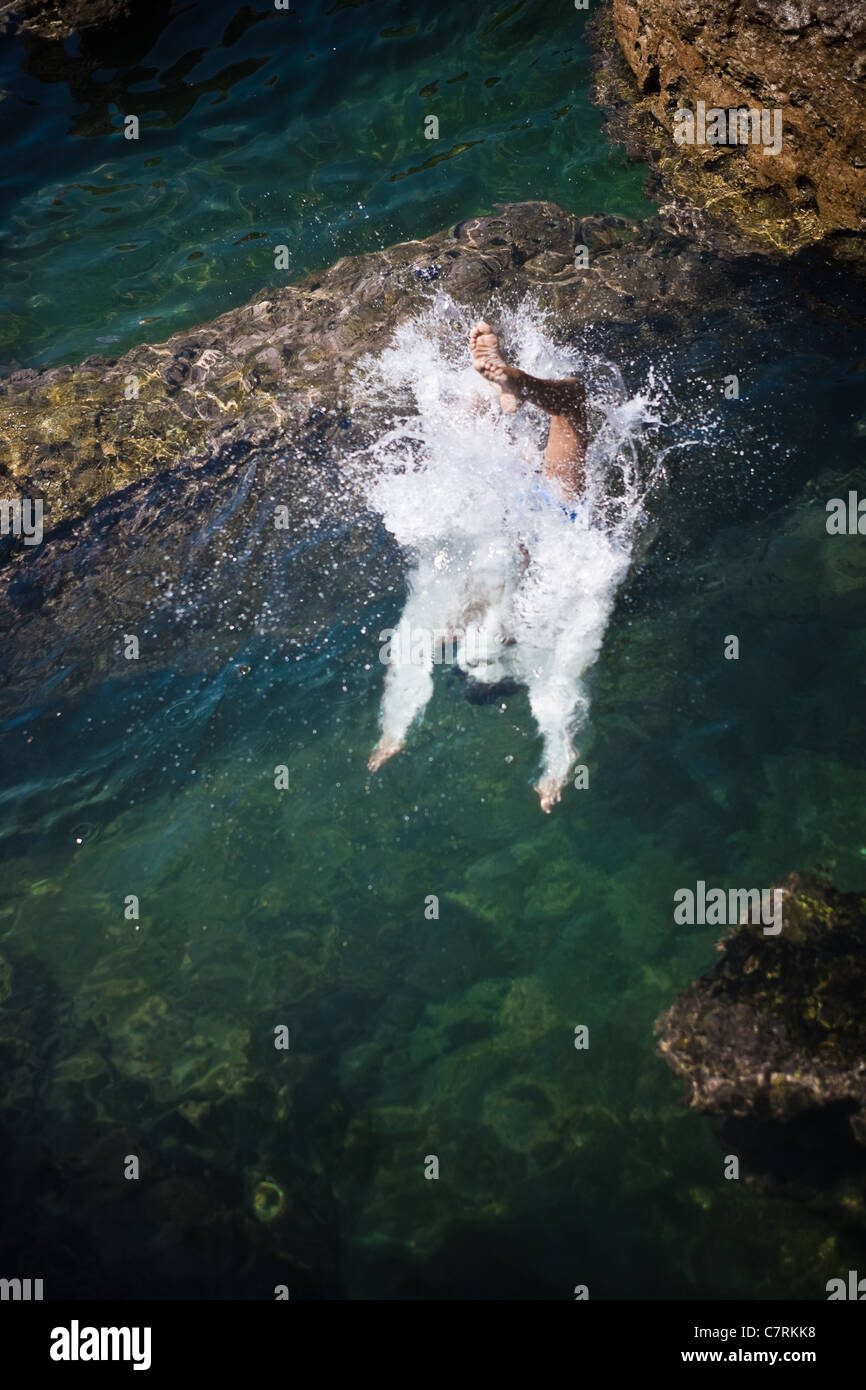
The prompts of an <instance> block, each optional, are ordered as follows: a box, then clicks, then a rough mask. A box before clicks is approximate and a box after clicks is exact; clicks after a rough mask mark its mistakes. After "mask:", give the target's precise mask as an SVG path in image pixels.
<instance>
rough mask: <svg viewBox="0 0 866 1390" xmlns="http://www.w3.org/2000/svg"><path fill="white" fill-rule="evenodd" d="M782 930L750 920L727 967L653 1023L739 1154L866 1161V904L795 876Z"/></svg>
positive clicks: (665, 1052) (662, 1050)
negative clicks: (771, 931)
mask: <svg viewBox="0 0 866 1390" xmlns="http://www.w3.org/2000/svg"><path fill="white" fill-rule="evenodd" d="M779 886H780V887H781V888H782V889H783V890H784V893H785V896H784V904H783V927H782V931H781V933H780V935H779V936H776V937H766V936H764V935H763V929H762V927H761V926H760V925H757V926H755V925H752V924H751V923H749V922H747V923H743V924H741V925H739V926H737V927H734V928H732V929H731V930H730V931H729V932H728V933H727V934H726V936H725V937H724V938H723V939H722V940H721V941H720V943H719V947H718V949H719V950H720V951H721V952H722V959H721V960H720V961H719V962H718V964H717V965H716V966H715V967H714V968H713V969H712V970H711V971H710V972H709V974H707V975H704V976H703V977H702V978H701V979H700V980H697V981H696V982H695V983H694V984H693V985H691V986H690V987H689V988H688V989H687V990H686V991H685V992H684V993H683V994H682V995H680V997H679V999H678V1000H677V1001H676V1003H675V1004H674V1005H673V1007H672V1008H670V1009H669V1010H668V1012H667V1013H666V1014H664V1015H663V1016H662V1017H661V1018H660V1019H659V1020H658V1022H657V1024H656V1031H657V1033H659V1035H660V1040H659V1044H658V1052H659V1055H660V1056H662V1057H663V1058H664V1060H665V1061H666V1062H667V1064H668V1066H670V1067H671V1068H672V1069H673V1071H674V1072H675V1073H676V1074H677V1076H681V1077H682V1078H683V1079H684V1080H685V1081H686V1083H687V1089H686V1096H685V1100H686V1103H687V1104H688V1105H689V1106H691V1107H692V1108H693V1109H696V1110H699V1111H702V1112H703V1113H704V1114H707V1115H712V1116H715V1117H718V1118H721V1119H722V1120H723V1121H725V1122H727V1123H728V1126H729V1128H728V1131H727V1132H728V1134H729V1135H730V1136H732V1137H734V1138H736V1140H737V1142H738V1144H739V1146H740V1151H741V1152H747V1153H752V1154H754V1155H756V1156H759V1157H760V1158H762V1159H763V1160H765V1161H767V1162H768V1164H769V1166H770V1167H773V1160H772V1154H773V1151H774V1150H775V1153H776V1156H777V1158H778V1157H779V1156H782V1157H783V1159H784V1162H785V1164H787V1165H788V1166H790V1162H791V1158H792V1154H793V1155H794V1156H796V1154H797V1152H798V1151H799V1153H800V1154H801V1155H806V1156H807V1157H808V1154H809V1153H812V1154H814V1153H815V1152H816V1151H819V1150H820V1149H821V1148H822V1147H824V1146H826V1145H827V1144H828V1142H829V1144H830V1146H831V1151H830V1152H823V1153H822V1154H821V1158H822V1163H823V1165H824V1167H825V1168H831V1167H832V1166H833V1165H834V1163H837V1162H840V1161H841V1162H842V1163H843V1165H844V1164H847V1163H850V1162H854V1163H858V1164H859V1163H860V1162H861V1161H866V1018H864V1013H863V999H864V996H866V898H863V897H862V896H861V895H860V894H859V893H840V892H838V891H837V890H836V889H835V888H833V887H832V886H831V885H830V884H829V883H827V882H825V881H823V880H821V879H819V878H816V877H812V876H808V875H803V874H791V875H789V876H788V877H787V878H785V879H783V880H782V882H781V884H780V885H779Z"/></svg>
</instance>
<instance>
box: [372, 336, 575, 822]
mask: <svg viewBox="0 0 866 1390" xmlns="http://www.w3.org/2000/svg"><path fill="white" fill-rule="evenodd" d="M469 350H470V354H471V358H472V365H473V367H474V368H475V370H476V371H477V372H479V373H480V375H481V376H482V377H484V379H485V380H486V381H488V382H489V383H490V384H491V385H492V386H493V387H495V388H496V390H497V391H498V392H499V404H500V406H501V409H502V410H503V411H504V412H505V413H506V414H508V415H511V414H513V413H514V412H515V411H517V410H518V409H519V408H520V406H521V405H523V404H524V403H526V404H529V405H534V406H537V407H538V408H539V409H540V410H542V411H544V412H545V414H546V415H547V416H548V417H549V426H548V436H547V443H546V447H545V450H544V456H543V461H542V467H541V478H540V480H538V479H537V480H536V482H535V486H534V491H535V492H536V493H537V494H539V495H540V497H541V499H542V500H543V501H544V502H545V503H547V504H549V505H551V506H554V507H557V508H559V509H561V510H562V512H564V513H565V515H566V517H568V518H569V520H572V521H573V520H574V519H575V518H576V516H577V511H576V510H575V508H577V507H578V506H579V505H580V502H581V500H582V498H583V495H584V482H585V476H584V474H585V464H586V389H585V386H584V384H583V382H582V381H581V380H580V379H579V378H577V377H566V378H563V379H561V380H548V379H544V378H540V377H533V376H530V375H529V373H528V372H524V371H522V370H521V369H520V368H519V367H512V366H509V365H508V364H507V363H506V362H505V361H504V360H503V358H502V355H501V353H500V351H499V340H498V338H497V336H496V334H495V333H494V332H493V331H492V329H491V328H490V326H489V324H487V323H485V322H484V321H483V320H480V321H479V322H478V323H477V324H476V325H475V327H474V328H473V329H472V331H471V332H470V335H469ZM519 548H520V552H521V562H522V565H523V567H524V568H525V567H526V566H527V565H528V564H529V555H528V553H527V552H526V550H525V548H524V546H523V542H522V541H521V542H520V543H519ZM398 680H399V682H400V691H399V699H397V698H396V683H397V681H398ZM431 691H432V672H431V669H430V665H429V663H427V664H426V665H425V664H423V663H422V664H419V665H416V666H415V667H414V668H412V667H409V666H406V665H404V666H402V667H400V666H399V665H398V664H392V665H389V668H388V673H387V675H386V681H385V695H384V697H383V709H382V730H383V731H382V735H381V737H380V739H379V742H378V743H377V744H376V747H375V748H374V749H373V752H372V753H371V754H370V758H369V760H368V763H367V767H368V769H369V770H370V771H371V772H376V771H378V769H379V768H380V767H382V765H383V764H384V763H385V762H387V761H388V759H389V758H391V757H393V756H394V754H395V753H399V752H400V751H401V749H402V748H403V747H404V746H405V736H406V733H407V732H408V728H409V725H410V724H411V722H412V720H413V719H414V718H415V715H416V714H417V713H418V711H419V710H420V709H422V708H423V706H424V705H425V704H426V702H427V700H428V699H429V697H430V693H431ZM398 704H399V714H396V716H395V715H394V714H392V713H391V706H393V707H394V708H395V710H396V707H397V705H398ZM564 781H565V774H564V773H562V772H561V771H560V772H559V773H555V774H551V773H548V774H547V775H545V776H543V777H542V778H541V780H540V781H539V782H538V784H537V786H536V788H535V790H536V791H537V793H538V796H539V799H540V802H541V809H542V811H545V812H548V813H549V812H550V810H551V809H552V807H553V806H554V805H555V804H556V802H558V801H559V800H560V799H561V795H562V787H563V785H564Z"/></svg>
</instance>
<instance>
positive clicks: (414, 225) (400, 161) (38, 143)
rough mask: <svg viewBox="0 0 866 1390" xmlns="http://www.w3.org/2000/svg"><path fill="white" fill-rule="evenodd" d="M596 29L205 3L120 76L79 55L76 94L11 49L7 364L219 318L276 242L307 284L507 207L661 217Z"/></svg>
mask: <svg viewBox="0 0 866 1390" xmlns="http://www.w3.org/2000/svg"><path fill="white" fill-rule="evenodd" d="M409 16H410V17H409ZM585 18H586V16H585V15H584V14H582V13H579V12H577V11H575V10H574V9H573V8H572V7H570V6H568V5H564V4H559V3H551V2H550V0H534V3H533V2H532V0H524V3H520V4H517V5H503V6H501V7H499V6H496V5H485V6H482V7H481V8H479V7H477V6H457V5H441V4H438V3H432V2H431V0H420V3H418V4H413V5H412V6H411V7H407V6H406V5H405V4H394V3H391V4H388V3H379V2H378V0H377V2H376V3H368V4H365V5H359V6H351V7H349V6H345V5H333V6H331V7H330V8H329V9H328V10H327V11H326V10H325V9H323V7H321V6H317V5H314V4H312V3H310V4H304V3H301V4H298V5H293V7H292V10H291V11H290V12H282V11H276V10H274V9H273V8H270V9H269V8H268V7H266V6H265V5H264V4H260V5H259V6H258V7H257V8H255V9H253V8H251V7H245V8H238V7H236V6H235V5H234V4H231V3H218V4H213V5H204V4H199V5H193V6H187V7H186V8H185V9H184V10H183V13H182V14H179V15H178V16H177V17H176V18H175V19H174V20H173V22H171V23H169V24H168V25H167V26H166V28H165V29H164V31H163V32H162V33H161V34H160V35H159V37H158V39H157V40H156V42H155V44H154V45H153V47H152V48H151V49H150V51H148V52H146V53H144V54H142V55H141V58H140V61H138V62H137V63H136V64H135V65H133V66H131V67H129V68H126V69H124V70H121V71H119V72H118V71H112V70H111V69H107V68H101V67H98V68H96V69H95V70H94V71H92V72H90V71H87V70H86V69H85V71H84V72H82V71H81V70H80V69H79V68H78V67H77V66H75V58H74V56H72V55H70V58H69V66H70V69H72V70H73V71H74V86H73V92H74V98H75V99H73V92H70V91H69V90H68V89H67V87H66V86H65V85H63V84H61V83H58V82H57V80H56V77H55V78H54V80H53V81H52V83H51V84H50V85H49V84H47V83H40V82H37V81H35V80H34V79H33V78H30V77H27V76H25V75H24V74H23V73H22V52H21V49H20V48H19V47H10V48H8V49H7V51H6V55H5V57H4V59H3V62H2V66H0V88H4V89H9V92H10V95H9V96H8V97H7V99H6V101H5V102H4V104H3V115H4V118H5V124H6V135H5V144H6V150H7V166H6V174H5V176H4V179H3V191H4V195H5V196H4V203H3V212H2V241H0V250H2V256H3V259H4V261H5V262H6V270H5V272H4V282H3V297H2V301H0V308H2V312H3V320H4V327H3V329H2V338H0V363H3V362H5V363H7V364H10V365H11V364H14V365H25V366H36V365H38V366H43V365H47V364H49V363H50V364H54V363H57V362H67V361H75V360H77V359H78V358H80V357H81V356H83V355H87V354H88V353H91V352H97V351H99V352H103V353H105V354H106V355H111V354H117V353H120V352H123V351H124V350H125V349H127V348H128V347H130V346H131V345H132V344H133V343H136V342H147V341H151V342H152V341H155V340H157V341H158V340H161V339H163V338H166V337H168V336H169V335H170V334H171V333H174V332H177V331H178V330H180V329H182V328H188V327H191V326H193V325H195V324H197V323H202V322H204V321H206V320H207V319H210V318H213V317H214V316H215V315H216V314H219V313H221V312H223V311H224V310H226V309H229V308H231V307H232V306H233V305H236V304H238V303H242V302H243V301H244V300H245V299H246V298H248V297H249V296H250V295H251V294H253V293H254V292H255V291H256V290H258V289H260V288H261V287H262V286H263V285H265V284H272V283H274V259H275V258H274V247H275V246H279V245H284V246H287V247H288V248H289V253H290V262H289V265H290V269H289V270H287V271H281V272H280V274H281V275H282V277H283V278H284V279H285V280H291V279H294V278H297V276H298V275H299V274H301V273H302V272H304V271H306V270H309V269H313V268H319V267H322V266H326V265H329V264H331V263H332V262H333V261H335V260H336V259H337V258H338V257H339V256H342V255H347V254H352V253H355V252H358V251H369V250H373V249H375V248H378V247H381V246H388V245H390V244H391V243H393V242H395V241H404V240H406V239H407V238H409V237H424V236H428V235H430V234H431V233H432V232H435V231H438V230H439V229H440V228H441V227H444V226H446V225H447V224H448V223H449V222H451V221H455V220H457V219H458V218H461V217H467V216H471V215H474V214H477V213H480V212H485V211H490V210H491V208H492V205H493V203H495V202H509V201H516V200H519V199H525V198H553V199H554V200H559V201H561V202H563V203H574V202H577V203H579V204H580V206H581V207H584V208H586V209H587V210H596V209H604V211H606V212H611V213H619V214H622V215H630V216H635V215H640V214H641V213H642V212H647V211H650V210H651V206H650V205H649V204H648V203H646V201H645V200H644V198H643V196H642V185H643V181H644V172H643V171H642V170H641V169H639V168H636V167H633V166H632V167H630V166H628V165H627V163H626V161H625V157H624V154H623V152H622V151H621V150H616V149H613V148H611V147H610V146H608V145H606V144H605V142H604V141H603V140H602V138H601V133H600V132H601V123H602V117H601V112H600V111H599V110H598V108H596V107H594V106H592V105H591V103H590V101H589V95H588V88H589V76H590V49H589V46H588V44H587V42H586V40H585V37H584V25H585ZM67 47H69V48H70V49H73V50H74V49H75V47H76V42H75V41H70V42H69V44H68V45H67ZM24 66H25V67H27V66H28V65H27V64H26V63H25V64H24ZM29 66H31V67H32V66H33V64H32V62H31V63H30V65H29ZM129 114H134V115H138V116H139V119H140V138H139V140H137V141H133V140H126V139H125V138H124V136H123V128H124V117H125V116H126V115H129ZM428 115H434V116H436V117H437V118H438V121H439V138H438V139H437V140H428V139H426V138H425V134H424V132H425V120H426V117H427V116H428Z"/></svg>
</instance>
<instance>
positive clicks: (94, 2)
mask: <svg viewBox="0 0 866 1390" xmlns="http://www.w3.org/2000/svg"><path fill="white" fill-rule="evenodd" d="M140 8H141V7H140V6H138V5H137V4H136V0H12V3H11V4H7V5H4V6H3V13H2V21H3V24H4V25H5V26H7V27H10V28H13V29H17V30H20V31H23V32H24V33H27V34H36V35H38V36H39V37H40V38H47V39H66V38H69V37H70V35H71V34H75V33H82V32H85V31H87V30H88V29H105V28H107V27H109V26H112V25H123V24H128V23H129V21H130V20H131V18H132V16H133V12H134V11H135V10H136V9H140Z"/></svg>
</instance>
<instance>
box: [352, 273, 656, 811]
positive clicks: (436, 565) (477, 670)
mask: <svg viewBox="0 0 866 1390" xmlns="http://www.w3.org/2000/svg"><path fill="white" fill-rule="evenodd" d="M485 313H486V316H487V317H488V319H489V321H490V322H492V323H493V326H494V328H495V330H496V331H497V332H498V334H499V337H500V345H501V348H502V350H503V354H504V356H505V358H506V361H509V362H512V363H513V364H515V365H517V366H520V367H522V368H524V370H526V371H529V372H531V373H532V374H533V375H535V376H548V377H562V376H570V375H579V376H582V377H583V379H584V380H585V381H586V384H587V392H588V400H589V425H590V429H589V435H590V442H589V447H588V451H587V468H586V494H585V498H584V499H583V501H582V502H581V503H580V504H579V505H578V506H577V507H576V508H575V505H574V503H571V504H567V505H565V506H563V505H562V499H561V497H560V496H559V495H558V494H557V493H556V491H555V487H554V485H552V484H550V483H549V482H547V481H546V480H544V483H543V489H544V490H543V491H540V490H539V488H540V486H541V482H542V480H541V463H542V456H543V452H544V444H545V440H546V437H547V418H546V416H545V415H544V413H543V412H542V411H539V410H537V409H535V408H534V407H531V406H526V405H524V406H522V407H521V409H520V411H519V412H518V414H517V415H511V416H506V415H504V414H503V413H502V411H501V410H500V408H499V404H498V396H497V392H496V391H495V388H493V387H492V386H489V385H488V384H487V383H486V382H485V381H483V380H482V378H481V377H479V375H478V374H477V373H476V372H475V371H474V370H473V368H472V367H471V365H470V362H469V352H468V345H467V342H468V334H469V329H470V327H471V324H472V322H473V321H474V319H473V318H470V317H469V316H468V315H467V311H465V310H464V309H463V308H461V307H459V306H457V305H455V304H454V303H453V301H451V300H450V299H449V298H448V297H447V296H445V295H440V296H439V297H438V298H437V299H436V300H434V301H433V303H432V304H431V306H430V307H429V308H428V309H427V310H426V311H425V312H424V313H423V314H422V315H421V316H420V317H419V318H417V319H416V320H414V321H413V322H411V323H406V324H403V325H402V326H401V327H400V328H399V329H398V331H397V333H396V336H395V339H394V343H393V346H392V347H390V348H389V349H387V350H385V351H384V352H383V353H382V354H381V355H380V356H378V357H376V358H372V357H368V358H366V359H365V360H364V361H363V362H362V363H361V364H360V367H359V368H358V369H357V371H356V374H355V378H354V382H353V392H354V395H355V399H356V404H358V405H359V406H360V405H361V403H362V402H363V404H364V406H365V407H366V408H372V410H373V412H374V416H375V418H377V419H381V420H383V421H385V422H386V423H385V424H384V426H383V427H382V429H381V432H380V433H378V435H377V436H376V437H375V439H374V442H373V443H372V445H371V446H370V447H369V448H368V449H367V450H365V451H364V456H363V460H362V462H363V470H362V476H363V478H364V480H365V481H364V482H363V483H362V486H363V488H364V492H365V495H366V498H367V501H368V503H369V505H370V506H371V507H372V508H373V509H374V510H376V511H377V512H379V513H380V514H381V516H382V518H383V520H384V523H385V525H386V527H387V528H388V530H389V531H390V532H391V533H392V534H393V535H394V537H395V538H396V540H397V541H398V542H399V543H400V545H401V546H403V547H405V548H406V550H407V552H408V554H409V556H410V558H411V572H410V576H409V595H408V599H407V602H406V606H405V608H404V611H403V615H402V623H403V624H405V625H407V626H408V628H409V629H410V630H412V631H415V630H421V631H426V632H431V631H437V632H443V631H445V632H455V631H457V632H460V631H465V630H467V629H469V628H470V627H471V628H474V629H476V630H480V632H481V633H482V635H483V640H482V641H481V642H480V643H476V647H478V646H480V647H481V650H482V651H486V659H483V660H479V659H478V658H477V655H476V658H475V660H474V661H473V660H471V659H469V657H468V656H467V651H466V649H465V648H464V647H461V648H460V649H459V651H458V660H459V662H460V664H461V665H462V666H463V668H464V670H465V671H466V674H467V676H468V677H469V678H470V679H471V680H474V681H478V682H483V683H486V684H495V683H496V682H498V681H500V680H502V679H506V678H507V679H511V680H517V681H519V682H521V683H522V684H524V685H525V686H526V688H527V690H528V693H529V700H530V705H531V709H532V713H533V716H534V718H535V720H536V723H537V725H538V730H539V733H540V735H541V738H542V742H543V751H542V770H541V778H540V782H539V791H540V792H541V793H542V797H543V798H544V794H545V790H546V791H547V792H549V793H553V794H554V799H555V798H556V795H557V793H558V790H559V788H561V787H562V786H563V785H564V784H565V782H566V781H567V779H568V775H569V772H570V770H571V768H572V766H573V765H574V762H575V760H576V758H577V756H578V755H577V749H576V746H575V739H576V737H577V735H578V733H579V731H580V728H581V726H582V725H583V724H584V722H585V720H586V716H587V713H588V709H589V702H588V698H587V694H586V690H585V686H584V679H585V676H586V673H587V672H588V670H589V669H590V667H591V666H592V664H593V663H594V662H595V660H596V658H597V656H598V654H599V651H600V649H601V644H602V640H603V637H604V633H605V629H606V627H607V624H608V621H609V619H610V615H611V611H612V608H613V604H614V599H615V596H616V591H617V589H618V587H619V585H620V584H621V583H622V580H623V579H624V577H625V575H626V573H627V571H628V568H629V564H630V562H631V558H632V554H633V551H634V545H635V541H636V538H637V536H638V535H639V533H640V531H641V528H642V524H643V521H644V506H643V503H644V499H645V497H646V493H647V488H648V485H649V481H650V480H646V481H645V482H644V483H643V484H642V483H641V481H640V479H639V469H638V456H637V449H636V440H637V438H638V436H639V432H640V431H641V429H642V428H643V427H644V426H645V425H646V424H648V423H656V417H655V416H654V415H653V414H652V413H651V412H652V410H653V408H654V401H653V399H652V398H651V396H650V395H638V396H635V397H632V398H629V397H628V395H627V392H626V390H625V387H624V385H623V381H622V377H621V375H620V373H619V371H618V370H617V368H616V367H614V366H612V365H611V364H610V363H607V362H604V361H601V360H599V359H598V358H596V357H591V356H589V355H588V354H578V355H577V357H575V355H574V354H573V352H572V353H571V354H570V355H564V354H563V352H562V351H561V350H560V349H558V348H557V347H556V345H555V343H554V341H553V339H552V336H551V333H550V328H549V325H548V322H547V321H546V319H545V317H544V315H542V314H541V313H540V312H539V310H538V309H537V307H535V306H531V305H529V304H526V305H524V306H523V307H522V308H521V309H519V310H518V311H516V312H509V311H507V310H504V309H503V310H501V311H500V310H494V309H492V308H490V307H487V308H486V310H485ZM476 317H477V316H476ZM374 433H375V431H374ZM371 464H372V466H371ZM575 510H576V513H577V514H576V516H575V517H574V519H572V516H571V513H572V512H574V511H575ZM467 646H468V644H467ZM432 690H433V666H432V663H431V662H430V660H429V659H427V660H425V661H415V662H407V661H405V660H403V661H392V662H390V664H389V665H388V667H387V671H386V676H385V689H384V694H383V698H382V707H381V726H382V740H381V742H380V747H382V746H386V745H387V747H388V750H389V752H390V751H396V749H397V748H399V747H401V746H402V744H403V742H404V740H405V738H406V736H407V734H408V731H409V729H410V727H411V725H412V723H413V721H414V720H415V719H416V718H417V717H418V715H419V714H420V713H421V711H422V710H423V709H424V707H425V705H426V703H427V701H428V700H429V698H430V696H431V694H432Z"/></svg>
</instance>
